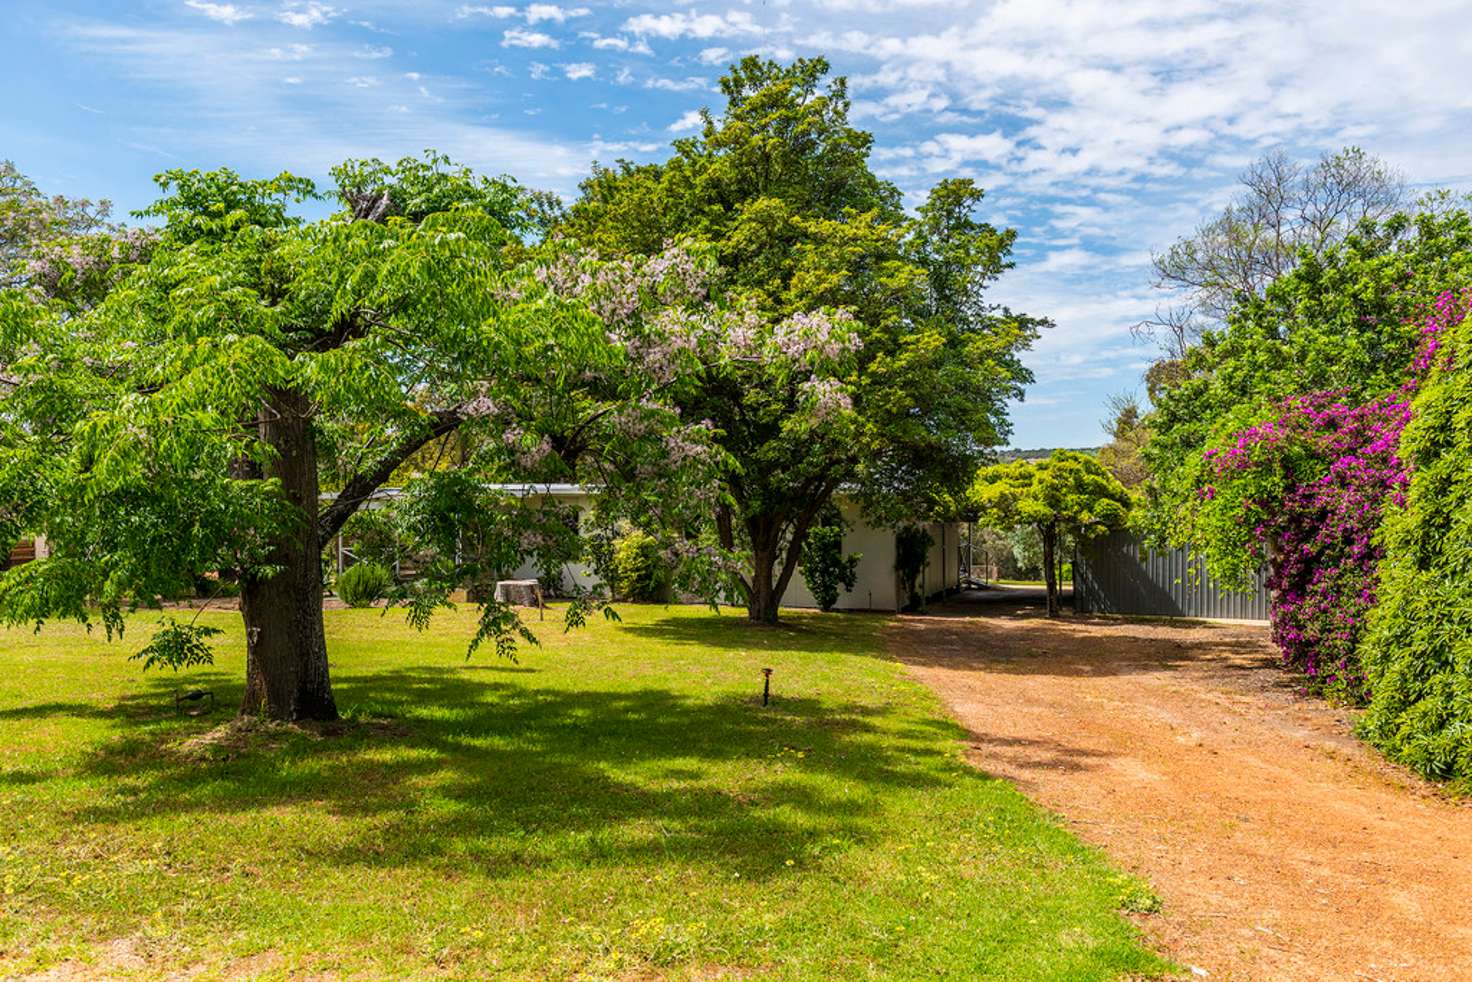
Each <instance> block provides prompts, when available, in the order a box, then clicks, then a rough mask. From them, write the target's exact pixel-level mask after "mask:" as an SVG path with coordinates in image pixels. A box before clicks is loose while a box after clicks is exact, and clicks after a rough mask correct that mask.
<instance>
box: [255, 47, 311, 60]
mask: <svg viewBox="0 0 1472 982" xmlns="http://www.w3.org/2000/svg"><path fill="white" fill-rule="evenodd" d="M311 53H312V46H311V45H310V44H288V45H286V47H284V48H268V49H266V57H267V58H272V59H275V60H276V61H301V60H302V59H303V58H305V57H306V56H307V55H309V54H311Z"/></svg>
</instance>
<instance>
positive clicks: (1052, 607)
mask: <svg viewBox="0 0 1472 982" xmlns="http://www.w3.org/2000/svg"><path fill="white" fill-rule="evenodd" d="M1038 531H1039V532H1041V533H1042V536H1043V585H1044V586H1045V587H1046V588H1047V593H1048V616H1049V617H1057V616H1058V613H1059V608H1058V568H1057V567H1056V566H1055V565H1054V564H1053V559H1054V557H1055V556H1056V555H1057V552H1058V526H1057V525H1043V526H1040V527H1039V529H1038Z"/></svg>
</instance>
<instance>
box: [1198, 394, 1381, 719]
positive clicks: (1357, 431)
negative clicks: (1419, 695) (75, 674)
mask: <svg viewBox="0 0 1472 982" xmlns="http://www.w3.org/2000/svg"><path fill="white" fill-rule="evenodd" d="M1408 416H1409V405H1408V403H1407V400H1406V399H1405V398H1404V397H1401V396H1399V395H1392V396H1386V397H1383V398H1381V399H1377V400H1374V401H1372V402H1370V403H1367V404H1365V405H1361V406H1351V405H1347V404H1346V403H1345V402H1344V401H1343V393H1341V392H1319V393H1314V394H1312V395H1308V396H1300V397H1295V398H1293V399H1289V400H1287V401H1286V402H1285V403H1283V404H1282V405H1280V406H1279V407H1278V409H1277V412H1276V415H1275V416H1274V417H1273V418H1272V419H1270V420H1268V421H1266V422H1264V423H1261V424H1259V425H1256V426H1251V427H1248V428H1246V429H1244V430H1242V431H1241V432H1240V433H1238V434H1236V436H1235V438H1234V439H1233V440H1232V442H1230V443H1228V444H1227V445H1225V446H1224V447H1221V448H1214V449H1212V450H1208V451H1207V452H1206V456H1207V458H1208V459H1209V460H1210V461H1211V467H1212V473H1213V479H1212V481H1213V483H1211V484H1207V485H1205V486H1204V487H1203V488H1202V490H1201V508H1200V519H1199V524H1198V528H1199V531H1200V536H1201V541H1202V543H1203V551H1202V552H1203V556H1204V557H1205V559H1206V561H1207V562H1208V564H1210V565H1211V566H1212V568H1213V569H1214V570H1215V571H1216V572H1218V573H1221V574H1223V575H1225V576H1227V577H1229V580H1228V581H1229V582H1234V581H1235V582H1242V581H1243V580H1244V579H1245V577H1246V575H1247V573H1248V572H1249V571H1250V570H1251V569H1254V568H1256V567H1258V566H1260V565H1262V564H1263V563H1267V564H1268V566H1269V571H1268V580H1267V584H1268V588H1269V590H1271V592H1272V603H1271V616H1272V622H1273V640H1274V642H1275V643H1276V644H1277V645H1278V648H1279V650H1280V651H1281V652H1282V654H1283V659H1284V661H1285V662H1286V663H1288V664H1289V665H1292V666H1293V667H1295V668H1297V669H1299V670H1300V671H1303V672H1304V673H1305V674H1307V675H1308V676H1309V678H1310V679H1312V680H1313V683H1314V685H1315V686H1316V687H1318V688H1320V689H1323V690H1326V691H1330V692H1333V693H1336V694H1339V695H1342V696H1345V697H1347V698H1351V699H1358V698H1360V697H1362V695H1363V692H1364V681H1365V680H1364V673H1363V672H1362V671H1361V670H1360V667H1359V664H1358V660H1357V658H1356V655H1355V647H1356V642H1357V641H1358V639H1359V634H1360V630H1361V628H1362V626H1363V623H1364V618H1365V613H1366V611H1367V610H1369V609H1370V607H1371V606H1373V605H1374V603H1375V565H1376V563H1377V562H1378V561H1379V559H1380V549H1379V547H1378V545H1376V543H1375V531H1376V529H1377V528H1378V527H1379V524H1380V514H1381V511H1382V509H1383V508H1384V506H1385V504H1386V502H1387V500H1389V499H1390V498H1391V497H1392V496H1393V495H1396V494H1399V493H1400V492H1401V490H1402V489H1403V488H1404V486H1405V483H1406V473H1405V468H1404V466H1403V465H1402V463H1401V460H1400V457H1399V456H1398V455H1397V453H1396V446H1397V444H1398V443H1399V440H1400V433H1401V429H1402V428H1403V427H1404V426H1405V423H1406V420H1407V418H1408Z"/></svg>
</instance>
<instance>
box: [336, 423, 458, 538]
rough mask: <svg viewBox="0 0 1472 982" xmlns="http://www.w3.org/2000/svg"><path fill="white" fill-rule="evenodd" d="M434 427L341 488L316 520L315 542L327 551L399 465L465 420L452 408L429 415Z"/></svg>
mask: <svg viewBox="0 0 1472 982" xmlns="http://www.w3.org/2000/svg"><path fill="white" fill-rule="evenodd" d="M430 416H431V418H432V419H433V420H434V424H433V425H432V426H431V427H430V428H429V429H428V430H425V431H424V432H422V433H416V434H414V435H412V436H408V437H405V438H404V439H403V440H401V441H399V443H398V444H397V445H395V446H394V447H393V448H392V449H390V450H389V451H388V452H387V453H386V454H384V456H382V457H380V458H379V460H378V462H377V463H375V464H373V465H372V466H371V467H369V468H367V469H366V470H363V471H359V472H358V473H357V474H355V475H353V477H352V479H351V480H349V481H348V482H347V483H346V484H344V485H343V488H342V490H341V491H339V492H338V494H337V497H336V498H334V499H333V502H332V504H330V505H328V506H327V507H326V508H325V509H323V511H322V514H321V515H320V516H318V518H317V543H318V547H319V548H326V546H327V543H329V542H331V541H332V537H333V536H335V535H337V533H338V532H340V531H342V527H343V523H345V522H346V521H347V520H348V519H349V518H351V517H352V516H353V513H354V512H356V511H357V510H358V508H359V507H361V506H362V504H363V502H365V501H367V500H368V499H369V498H370V497H372V496H373V492H375V491H377V490H378V489H379V488H380V487H381V486H382V485H383V482H384V481H387V480H388V479H389V478H390V477H391V476H392V475H393V472H394V471H396V470H398V468H399V465H400V464H402V463H403V462H404V461H406V460H408V459H409V457H410V456H412V455H413V454H414V453H415V452H417V451H418V450H419V449H420V448H421V447H423V446H424V445H425V444H427V443H429V442H430V441H432V440H438V439H439V438H440V437H442V436H445V435H446V434H448V433H452V432H454V431H455V430H456V429H457V428H458V427H459V426H460V424H461V423H463V422H465V417H464V416H462V415H460V413H459V412H458V411H457V410H454V409H441V410H437V411H436V412H434V413H431V414H430Z"/></svg>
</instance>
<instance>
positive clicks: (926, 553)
mask: <svg viewBox="0 0 1472 982" xmlns="http://www.w3.org/2000/svg"><path fill="white" fill-rule="evenodd" d="M933 545H935V537H934V536H932V535H931V534H930V533H929V532H927V531H926V530H925V529H923V528H921V527H920V526H919V525H906V526H905V527H904V528H902V529H900V530H899V531H898V532H896V533H895V537H894V569H895V572H897V573H899V574H900V581H901V582H902V583H903V584H904V586H905V596H906V597H908V598H909V599H908V601H907V604H906V609H908V610H918V609H920V608H921V607H922V606H924V604H925V598H924V597H922V596H920V571H921V570H923V569H925V564H926V562H928V561H929V559H930V547H931V546H933Z"/></svg>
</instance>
